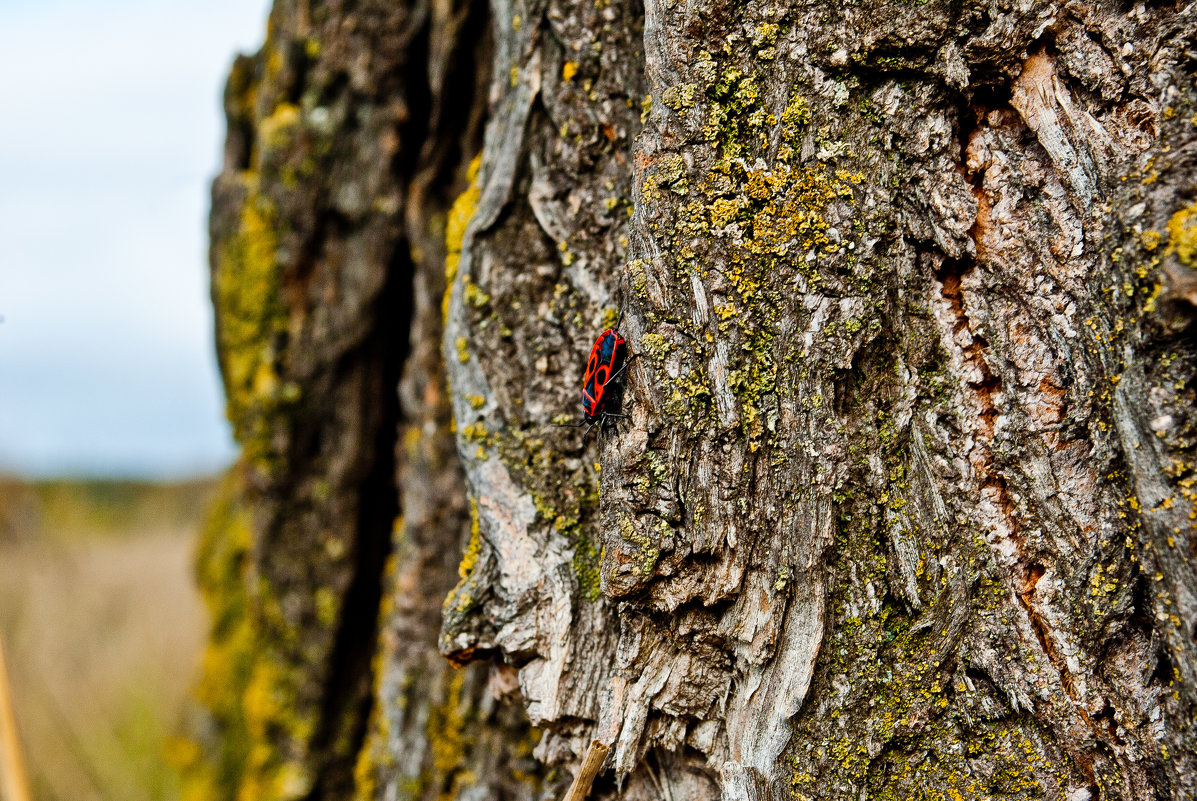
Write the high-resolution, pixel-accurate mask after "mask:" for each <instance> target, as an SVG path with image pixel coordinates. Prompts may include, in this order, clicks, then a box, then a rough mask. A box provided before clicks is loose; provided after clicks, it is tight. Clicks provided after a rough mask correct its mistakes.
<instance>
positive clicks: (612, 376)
mask: <svg viewBox="0 0 1197 801" xmlns="http://www.w3.org/2000/svg"><path fill="white" fill-rule="evenodd" d="M621 322H623V315H622V314H621V315H619V319H618V320H616V321H615V325H614V326H612V327H611V328H608V329H606V330H605V331H603V333H601V334H599V335H598V339H596V340H595V341H594V347H592V348H591V349H590V358H589V359H588V360H587V362H586V373H585V375H583V376H582V422H580V423H558V425H560V426H562V427H564V428H580V427H581V426H585V425H588V426H589V427H588V428H587V429H586V433H587V434H589V433H590V428H593V427H594V426H595V425H596V424H598V423H601V422H602V421H604V420H605V419H606V418H608V417H623V416H624V415H622V414H615V413H613V412H610V411H608V409H609V408H611V406H612V404H613V403H614V398H615V397H616V396H617V395H618V391H617V385H616V384H615V383H614V382H615V380H616V379H618V378H619V376H620V375H621V374H622V373H623V371H624V370H625V369H627V366H628V365H629V364H631V362H632V359H635V358H636V356H639V355H640V354H634V355H633V356H632V359H629V358H627V354H628V345H627V341H626V340H625V339H624V338H623V337H621V336H620V335H619V331H618V329H619V324H620V323H621ZM609 387H610V389H609Z"/></svg>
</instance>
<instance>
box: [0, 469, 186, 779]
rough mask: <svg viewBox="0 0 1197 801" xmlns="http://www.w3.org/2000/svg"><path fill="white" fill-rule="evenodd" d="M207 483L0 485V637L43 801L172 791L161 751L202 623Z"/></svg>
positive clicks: (175, 719) (182, 702) (180, 706)
mask: <svg viewBox="0 0 1197 801" xmlns="http://www.w3.org/2000/svg"><path fill="white" fill-rule="evenodd" d="M206 497H207V490H206V485H198V484H197V485H188V486H187V487H186V488H185V489H183V490H180V488H179V487H178V486H177V485H176V486H172V487H165V488H155V487H153V486H152V485H140V484H138V485H131V484H114V483H111V482H105V483H102V484H101V483H95V482H92V483H87V484H74V485H72V484H70V483H55V484H52V485H46V484H43V485H40V486H32V487H30V486H29V485H20V484H18V483H14V482H8V483H7V484H6V485H4V486H0V636H3V638H4V644H5V647H6V651H7V656H8V667H9V673H10V678H11V681H12V689H13V700H14V706H15V709H16V716H17V724H18V728H19V730H20V733H21V739H22V742H23V744H24V746H25V754H26V757H27V759H28V763H29V764H28V767H29V773H30V778H31V781H32V784H33V791H34V796H35V798H36V799H38V801H91V800H92V799H95V801H101V799H104V800H107V799H120V800H121V801H143V800H144V801H151V800H156V799H168V798H172V797H174V796H175V794H176V793H177V782H176V778H175V776H174V775H173V772H172V771H171V769H170V768H169V767H168V766H167V765H166V763H165V760H164V758H163V746H164V744H165V742H166V740H167V739H168V738H169V737H170V735H171V734H173V733H174V732H175V731H176V730H177V729H178V728H179V726H178V724H179V716H180V715H181V714H183V710H184V709H185V707H186V694H187V690H188V687H189V685H190V682H191V679H192V678H193V675H194V670H195V665H196V660H197V658H198V654H199V649H200V646H201V642H202V639H203V635H204V630H205V622H204V618H203V612H202V608H201V605H200V601H199V597H198V593H197V591H196V589H195V585H194V580H193V578H192V569H191V558H192V547H193V540H194V535H195V532H196V529H197V528H198V521H199V517H200V515H201V514H202V511H203V506H204V503H205V499H206Z"/></svg>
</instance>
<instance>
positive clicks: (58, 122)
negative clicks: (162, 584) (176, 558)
mask: <svg viewBox="0 0 1197 801" xmlns="http://www.w3.org/2000/svg"><path fill="white" fill-rule="evenodd" d="M268 7H269V2H268V1H267V0H105V2H96V1H95V0H87V2H83V1H82V0H0V315H2V316H3V318H4V320H3V323H0V471H4V472H10V473H20V474H25V475H58V474H64V473H66V474H99V475H113V476H122V475H127V476H144V477H166V476H179V475H185V474H188V473H193V472H201V471H211V470H214V469H218V468H220V467H222V466H224V465H226V464H227V463H228V462H229V461H230V460H231V458H232V454H233V446H232V441H231V438H230V435H229V432H228V425H227V423H226V422H225V419H224V411H223V409H224V407H223V401H222V399H221V395H220V389H219V379H218V377H217V373H216V365H215V356H214V354H213V347H212V315H211V309H210V306H209V303H208V286H207V219H206V218H207V213H208V184H209V182H210V181H211V179H212V176H213V175H214V174H215V172H216V169H217V166H218V163H219V156H220V153H221V150H222V142H223V138H224V121H223V118H222V116H221V112H220V97H221V92H222V90H223V85H224V75H225V73H226V72H227V70H228V68H229V65H230V64H231V63H232V59H233V56H234V54H235V53H236V52H252V51H254V50H256V49H257V47H258V46H259V44H260V42H261V40H262V37H263V35H264V32H265V19H266V13H267V10H268Z"/></svg>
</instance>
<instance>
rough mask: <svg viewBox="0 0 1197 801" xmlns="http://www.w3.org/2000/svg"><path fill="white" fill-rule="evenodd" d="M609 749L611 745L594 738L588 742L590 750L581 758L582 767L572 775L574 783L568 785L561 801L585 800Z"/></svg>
mask: <svg viewBox="0 0 1197 801" xmlns="http://www.w3.org/2000/svg"><path fill="white" fill-rule="evenodd" d="M610 751H611V746H609V745H607V744H606V743H604V742H601V741H599V740H594V741H592V742H591V743H590V750H589V751H587V752H586V758H585V759H584V760H582V767H581V769H580V770H579V771H578V775H577V776H574V783H573V784H571V785H570V786H569V792H567V793H566V794H565V797H564V798H562V799H561V801H586V797H587V796H589V795H590V785H592V784H594V780H595V779H596V778H597V777H598V775H599V771H600V770H602V769H603V763H604V762H606V761H607V754H608V753H610Z"/></svg>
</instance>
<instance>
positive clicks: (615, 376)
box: [603, 353, 640, 387]
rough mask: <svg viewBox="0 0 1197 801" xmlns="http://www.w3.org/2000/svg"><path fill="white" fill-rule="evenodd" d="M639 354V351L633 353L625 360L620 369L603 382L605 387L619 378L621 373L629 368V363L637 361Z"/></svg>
mask: <svg viewBox="0 0 1197 801" xmlns="http://www.w3.org/2000/svg"><path fill="white" fill-rule="evenodd" d="M639 355H640V354H639V353H633V354H632V355H631V356H630V357H629V358H628V359H627V360H625V361H624V363H623V365H622V366H621V367H620V368H619V369H618V370H616V371H615V372H614V373H612V374H611V377H610V378H608V379H607V380H606V381H604V382H603V386H604V387H605V386H607V385H608V384H610V383H611V382H612V381H614V380H615V379H617V378H619V374H620V373H622V372H623V371H624V370H626V369H628V365H629V364H631V363H632V362H633V361H635V360H636V358H637V357H638V356H639Z"/></svg>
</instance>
